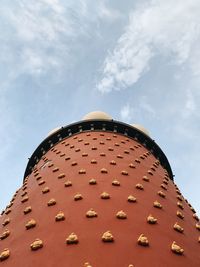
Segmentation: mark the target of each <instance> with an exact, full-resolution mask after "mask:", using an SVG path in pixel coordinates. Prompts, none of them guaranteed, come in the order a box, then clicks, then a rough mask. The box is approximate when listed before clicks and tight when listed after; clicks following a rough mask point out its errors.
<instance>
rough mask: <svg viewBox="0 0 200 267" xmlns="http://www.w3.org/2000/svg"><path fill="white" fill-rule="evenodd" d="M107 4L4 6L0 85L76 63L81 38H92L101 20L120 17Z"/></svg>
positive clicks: (54, 0) (46, 1)
mask: <svg viewBox="0 0 200 267" xmlns="http://www.w3.org/2000/svg"><path fill="white" fill-rule="evenodd" d="M106 2H107V1H105V0H103V1H97V2H96V1H95V3H94V1H91V0H88V1H83V0H77V1H72V0H69V1H66V2H63V1H60V0H38V1H32V0H31V1H25V0H21V1H19V0H13V1H7V2H6V3H4V5H2V6H1V9H0V30H1V37H0V50H1V55H0V60H1V63H2V64H0V68H1V67H2V65H3V67H2V71H1V74H0V85H1V86H2V85H4V86H5V85H8V84H9V82H12V81H13V80H14V79H16V78H17V77H19V76H20V75H23V74H29V75H33V76H35V77H37V76H41V75H43V74H45V75H46V74H47V72H49V71H54V74H55V73H56V72H61V71H62V69H63V67H64V66H65V68H67V66H68V68H70V66H72V65H73V62H76V57H75V54H76V51H74V50H75V49H76V48H77V47H78V44H79V42H80V39H81V37H82V38H83V39H84V38H90V36H92V35H95V33H96V32H95V31H94V30H92V29H94V27H93V26H94V25H95V24H98V23H99V21H100V20H105V21H108V22H109V21H113V20H115V19H117V18H119V16H120V14H119V12H117V11H116V10H113V9H112V8H109V7H108V6H107V4H106ZM5 29H6V30H5ZM78 40H79V41H78ZM73 56H74V57H73ZM4 74H5V75H6V77H5V75H4ZM5 80H6V83H4V81H5ZM3 83H4V84H3Z"/></svg>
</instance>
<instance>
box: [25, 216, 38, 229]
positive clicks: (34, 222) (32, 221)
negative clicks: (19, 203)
mask: <svg viewBox="0 0 200 267" xmlns="http://www.w3.org/2000/svg"><path fill="white" fill-rule="evenodd" d="M25 226H26V229H27V230H29V229H31V228H34V227H35V226H36V221H35V220H33V219H31V220H30V221H28V222H27V224H26V225H25Z"/></svg>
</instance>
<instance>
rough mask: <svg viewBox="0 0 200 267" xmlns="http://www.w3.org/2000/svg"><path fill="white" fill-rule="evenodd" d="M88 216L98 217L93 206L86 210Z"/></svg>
mask: <svg viewBox="0 0 200 267" xmlns="http://www.w3.org/2000/svg"><path fill="white" fill-rule="evenodd" d="M86 217H88V218H94V217H97V213H96V211H94V210H93V209H92V208H91V209H90V210H88V211H87V212H86Z"/></svg>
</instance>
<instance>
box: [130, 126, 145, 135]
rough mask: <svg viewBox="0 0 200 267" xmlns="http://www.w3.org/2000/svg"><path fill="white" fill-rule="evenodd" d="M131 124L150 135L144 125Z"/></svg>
mask: <svg viewBox="0 0 200 267" xmlns="http://www.w3.org/2000/svg"><path fill="white" fill-rule="evenodd" d="M131 126H133V127H134V128H136V129H138V130H140V131H141V132H143V133H145V134H146V135H148V136H150V133H149V131H148V130H147V129H146V128H144V127H143V126H142V125H140V124H131Z"/></svg>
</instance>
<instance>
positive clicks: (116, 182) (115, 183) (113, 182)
mask: <svg viewBox="0 0 200 267" xmlns="http://www.w3.org/2000/svg"><path fill="white" fill-rule="evenodd" d="M112 185H115V186H120V182H119V181H118V180H116V179H115V180H113V181H112Z"/></svg>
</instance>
